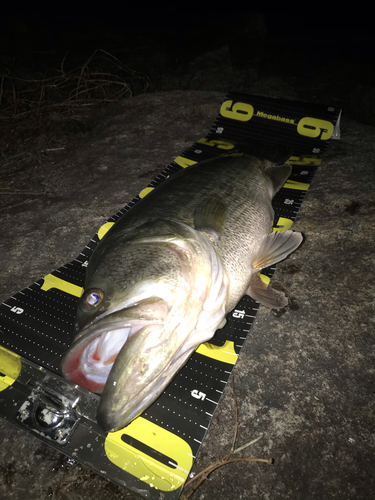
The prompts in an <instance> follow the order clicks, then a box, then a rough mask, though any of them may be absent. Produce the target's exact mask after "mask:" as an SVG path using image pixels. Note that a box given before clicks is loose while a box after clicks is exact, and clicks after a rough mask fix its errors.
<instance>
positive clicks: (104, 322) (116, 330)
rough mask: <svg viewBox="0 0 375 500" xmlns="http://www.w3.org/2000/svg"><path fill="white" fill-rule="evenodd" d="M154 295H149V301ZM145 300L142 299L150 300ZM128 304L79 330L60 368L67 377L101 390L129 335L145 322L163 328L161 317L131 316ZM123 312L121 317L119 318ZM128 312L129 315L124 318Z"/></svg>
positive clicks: (95, 389)
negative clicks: (124, 307) (128, 317)
mask: <svg viewBox="0 0 375 500" xmlns="http://www.w3.org/2000/svg"><path fill="white" fill-rule="evenodd" d="M152 300H154V298H152V299H150V301H152ZM150 301H145V302H147V303H148V302H150ZM139 308H141V309H142V307H137V306H135V307H131V308H129V310H127V309H124V310H123V311H118V312H116V313H112V314H108V315H105V316H103V317H102V318H101V319H99V320H97V321H95V322H94V323H92V324H91V325H88V326H87V327H86V328H84V329H83V330H82V331H81V332H80V337H79V338H78V339H77V340H76V341H75V342H74V343H73V344H72V346H71V348H70V351H69V356H65V357H64V359H63V361H62V365H61V370H62V373H63V375H64V377H66V378H67V379H68V380H70V381H71V382H73V383H74V384H77V385H79V386H81V387H84V388H85V389H88V390H89V391H92V392H96V393H99V394H100V393H101V392H102V391H103V389H104V386H105V384H106V382H107V379H108V376H109V374H110V372H111V370H112V368H113V365H114V363H115V361H116V359H117V357H118V355H119V353H120V351H121V350H122V349H123V347H124V346H125V344H126V343H127V341H128V339H129V338H131V337H132V336H133V335H135V334H136V333H138V332H139V331H140V330H141V329H142V328H145V327H146V326H155V327H160V328H162V325H163V323H164V320H163V319H155V318H154V319H151V320H150V319H146V318H144V317H142V316H144V314H143V315H142V314H141V313H140V314H139V318H134V309H139ZM118 316H123V318H118ZM126 316H130V317H131V318H132V319H127V318H126Z"/></svg>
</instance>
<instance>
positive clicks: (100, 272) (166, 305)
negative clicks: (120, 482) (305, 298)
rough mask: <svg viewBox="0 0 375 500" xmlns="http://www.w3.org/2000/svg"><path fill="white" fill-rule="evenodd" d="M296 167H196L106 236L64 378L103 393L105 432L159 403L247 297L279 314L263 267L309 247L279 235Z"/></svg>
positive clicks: (246, 163)
mask: <svg viewBox="0 0 375 500" xmlns="http://www.w3.org/2000/svg"><path fill="white" fill-rule="evenodd" d="M290 172H291V167H290V166H287V165H282V166H280V165H275V164H271V163H270V162H268V161H267V160H260V159H257V158H255V157H253V156H249V155H244V156H226V157H220V158H216V159H214V160H208V161H205V162H201V163H199V164H196V165H192V166H190V167H188V168H186V169H184V170H181V171H180V172H178V173H177V174H175V175H173V176H171V177H170V178H169V179H167V180H166V181H164V182H163V183H162V184H161V185H160V186H158V187H157V188H155V189H154V190H153V191H152V192H151V193H150V194H148V195H147V196H146V197H145V198H144V199H142V200H141V201H140V202H138V203H137V204H136V205H135V206H134V208H132V210H130V211H129V212H127V213H126V214H124V215H123V216H122V217H121V218H120V219H119V221H118V222H117V223H116V224H115V225H114V226H113V228H112V229H111V230H110V231H109V232H108V233H107V234H106V236H105V237H104V238H103V239H102V240H101V241H100V243H99V244H98V246H97V248H96V249H95V251H94V253H93V255H92V257H91V259H90V262H89V264H88V268H87V274H86V283H85V292H84V294H83V295H82V297H81V298H80V300H79V304H78V311H77V318H76V324H75V329H76V336H75V339H74V342H73V344H72V345H71V347H70V348H69V350H68V351H67V353H66V354H65V356H64V359H63V362H62V373H63V375H64V376H65V377H66V378H67V379H68V380H71V381H72V382H74V383H76V384H78V385H80V386H82V387H85V388H87V389H89V390H90V391H93V392H97V393H102V395H101V400H100V404H99V408H98V414H97V420H98V423H99V425H100V426H101V427H102V428H103V429H104V430H107V431H115V430H118V429H121V428H123V427H125V426H126V425H127V424H129V422H131V420H133V419H134V418H135V417H137V416H138V415H139V414H140V413H141V412H142V411H144V410H145V409H146V408H147V407H148V406H149V405H150V404H151V403H153V402H154V401H155V400H156V399H157V398H158V396H159V395H160V394H161V393H162V392H163V390H164V389H165V387H166V386H167V385H168V384H169V382H170V381H171V379H172V378H173V376H174V375H175V374H176V372H177V371H178V370H179V369H180V368H181V367H182V366H183V365H184V364H185V363H186V361H187V360H188V358H189V357H190V355H191V354H192V353H193V351H194V350H195V349H196V348H197V346H198V345H199V344H201V343H202V342H206V341H207V340H209V339H210V338H212V336H213V335H214V333H215V331H216V330H217V329H218V328H221V327H223V326H224V324H225V322H226V320H225V316H226V314H227V313H228V312H229V311H231V310H232V309H233V307H234V306H235V305H236V304H237V303H238V301H239V300H240V299H241V298H242V297H243V295H245V294H246V293H247V294H249V295H250V296H251V297H253V298H254V299H256V300H258V301H259V302H261V303H262V304H264V305H266V306H268V307H271V308H281V307H283V306H285V305H286V304H287V302H288V301H287V299H286V297H285V296H284V294H282V293H281V292H276V291H275V290H273V289H272V288H271V286H268V287H267V286H266V285H264V283H263V282H262V281H261V279H260V278H259V272H260V271H261V270H262V269H263V268H264V267H268V266H270V265H272V264H275V263H276V262H279V261H281V260H283V259H285V258H286V257H287V256H288V255H289V254H290V253H291V252H293V251H294V250H295V249H296V248H297V247H298V246H299V245H300V243H301V241H302V235H301V234H300V233H296V232H293V231H290V230H287V231H283V232H279V231H278V232H271V230H272V229H271V228H272V220H273V216H274V213H273V209H272V205H271V201H272V198H273V197H274V195H275V193H276V192H277V191H278V190H279V189H280V188H281V187H282V185H283V184H284V183H285V181H286V180H287V178H288V177H289V175H290Z"/></svg>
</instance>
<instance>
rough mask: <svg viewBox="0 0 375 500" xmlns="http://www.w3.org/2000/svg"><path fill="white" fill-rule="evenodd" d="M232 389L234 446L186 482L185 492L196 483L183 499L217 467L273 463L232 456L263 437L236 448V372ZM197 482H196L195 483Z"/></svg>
mask: <svg viewBox="0 0 375 500" xmlns="http://www.w3.org/2000/svg"><path fill="white" fill-rule="evenodd" d="M232 390H233V401H234V408H235V413H236V423H235V426H234V432H233V441H232V447H231V449H230V452H229V453H228V454H227V455H226V456H225V457H224V458H222V459H221V460H216V462H214V463H212V464H211V465H209V466H208V467H206V468H205V469H203V470H202V471H200V472H198V474H196V475H195V476H194V477H193V478H191V479H189V481H187V482H186V483H185V486H184V489H183V491H184V492H185V491H186V489H187V488H189V487H190V486H192V485H194V486H193V487H192V488H191V490H190V491H189V492H188V493H185V494H183V496H182V497H181V500H186V499H188V498H190V497H191V495H192V494H193V493H194V492H195V491H196V490H197V489H198V488H199V486H200V485H201V484H202V483H203V482H204V481H205V480H206V479H207V478H208V476H209V475H210V474H211V473H212V472H213V471H214V470H216V469H218V468H219V467H222V466H223V465H227V464H231V463H234V462H264V463H267V464H272V463H273V459H272V458H270V459H267V458H253V457H239V458H232V455H234V454H235V453H238V452H239V451H242V450H244V449H245V448H247V447H248V446H250V445H252V444H254V443H256V442H257V441H259V439H261V438H262V436H259V437H257V438H255V439H253V440H252V441H250V442H248V443H246V444H244V445H242V446H240V447H239V448H236V449H235V444H236V439H237V434H238V407H237V399H236V393H235V390H234V374H233V373H232ZM194 483H195V484H194Z"/></svg>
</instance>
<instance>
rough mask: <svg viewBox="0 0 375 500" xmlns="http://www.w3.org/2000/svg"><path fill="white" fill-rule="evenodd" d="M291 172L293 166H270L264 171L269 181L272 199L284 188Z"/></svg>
mask: <svg viewBox="0 0 375 500" xmlns="http://www.w3.org/2000/svg"><path fill="white" fill-rule="evenodd" d="M291 171H292V167H291V165H272V166H271V165H270V166H268V167H266V168H265V169H264V174H265V175H266V176H267V177H268V180H269V188H270V194H271V198H273V197H274V196H275V194H276V193H277V192H278V190H279V189H281V188H282V187H283V185H284V184H285V182H286V181H287V179H288V177H289V176H290V173H291Z"/></svg>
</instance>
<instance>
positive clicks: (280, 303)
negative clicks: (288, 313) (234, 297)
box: [247, 274, 288, 309]
mask: <svg viewBox="0 0 375 500" xmlns="http://www.w3.org/2000/svg"><path fill="white" fill-rule="evenodd" d="M247 294H248V295H250V297H252V298H253V299H255V300H257V301H258V302H260V303H261V304H263V305H264V306H266V307H269V308H270V309H281V308H282V307H285V306H286V305H287V304H288V299H287V298H286V297H285V294H284V293H283V292H279V291H278V290H274V289H273V288H272V287H271V285H267V284H266V283H264V282H263V281H262V280H261V279H260V277H259V275H258V274H256V275H254V277H253V279H252V280H251V285H250V287H249V289H248V291H247Z"/></svg>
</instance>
